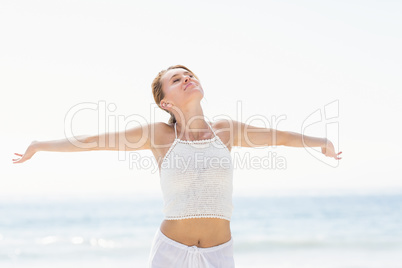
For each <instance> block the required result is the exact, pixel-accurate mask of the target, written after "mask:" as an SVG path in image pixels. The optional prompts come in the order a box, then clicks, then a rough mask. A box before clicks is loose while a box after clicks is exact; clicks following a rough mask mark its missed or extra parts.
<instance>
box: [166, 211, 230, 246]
mask: <svg viewBox="0 0 402 268" xmlns="http://www.w3.org/2000/svg"><path fill="white" fill-rule="evenodd" d="M160 229H161V232H162V233H163V234H164V235H165V236H167V237H169V238H170V239H172V240H174V241H176V242H179V243H181V244H184V245H187V246H197V247H199V248H209V247H214V246H218V245H221V244H224V243H226V242H228V241H229V240H230V239H231V237H232V234H231V231H230V221H228V220H225V219H220V218H192V219H182V220H164V221H163V222H162V224H161V227H160Z"/></svg>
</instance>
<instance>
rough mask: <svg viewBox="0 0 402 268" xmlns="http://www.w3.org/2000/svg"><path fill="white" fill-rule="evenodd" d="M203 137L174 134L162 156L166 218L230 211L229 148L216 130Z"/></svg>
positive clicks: (227, 216) (214, 215) (227, 215)
mask: <svg viewBox="0 0 402 268" xmlns="http://www.w3.org/2000/svg"><path fill="white" fill-rule="evenodd" d="M207 124H208V126H209V127H210V128H211V130H212V132H213V134H214V137H213V138H211V139H206V140H195V141H187V140H181V139H178V138H177V133H176V123H175V124H174V131H175V135H176V139H175V140H174V142H173V143H172V145H171V146H170V148H169V150H168V152H167V153H166V155H165V157H164V158H163V160H162V164H161V168H160V185H161V189H162V193H163V199H164V208H163V213H164V214H165V220H180V219H189V218H221V219H226V220H228V221H230V219H231V216H232V211H233V203H232V194H233V163H232V157H231V154H230V151H229V149H228V148H227V147H226V145H225V144H224V143H223V142H222V141H221V139H220V138H219V137H218V136H217V135H216V134H215V132H214V130H213V129H212V127H211V125H210V124H209V123H208V122H207Z"/></svg>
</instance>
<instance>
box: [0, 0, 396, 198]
mask: <svg viewBox="0 0 402 268" xmlns="http://www.w3.org/2000/svg"><path fill="white" fill-rule="evenodd" d="M401 8H402V4H401V3H400V2H398V1H381V2H378V1H253V0H252V1H246V2H244V1H202V2H201V1H198V2H189V1H177V0H174V1H1V3H0V38H1V42H0V88H1V95H2V98H1V105H0V116H1V132H0V135H1V154H0V161H1V169H0V177H1V179H0V195H1V196H6V195H13V196H26V195H43V194H47V195H68V194H79V195H92V194H96V195H98V194H105V195H106V194H117V195H124V194H133V195H139V194H144V193H145V194H156V195H160V194H161V191H160V186H159V174H158V172H152V171H151V169H145V170H139V169H132V168H130V167H129V161H128V157H127V158H126V160H125V161H123V160H122V159H121V154H120V159H119V154H118V152H110V151H96V152H95V151H91V152H78V153H57V152H39V153H38V154H36V155H35V156H34V157H33V158H32V159H31V160H29V161H27V162H25V163H23V164H13V163H12V160H11V159H12V158H15V155H14V152H17V153H21V154H23V153H24V152H25V150H26V148H27V146H28V145H29V144H30V142H31V141H33V140H40V141H44V140H57V139H63V138H66V134H65V131H66V129H65V118H66V115H67V114H68V113H69V111H70V109H72V108H73V107H74V106H75V105H78V104H82V103H86V102H87V103H93V104H98V103H99V102H104V103H106V105H109V104H111V103H113V104H115V106H116V110H115V111H113V112H110V111H107V115H108V116H111V117H115V118H117V117H118V116H121V117H129V116H132V115H138V116H142V117H143V118H144V120H143V122H130V123H129V124H127V125H119V126H118V129H119V130H123V129H125V128H129V127H133V126H136V125H138V124H142V123H150V122H155V121H163V122H167V121H168V119H169V115H168V114H167V113H165V112H163V111H162V110H160V109H155V104H154V100H153V96H152V93H151V82H152V80H153V78H154V77H155V76H156V75H157V73H158V72H159V71H161V70H162V69H166V68H167V67H169V66H171V65H176V64H183V65H185V66H187V67H189V68H190V69H191V70H192V71H193V72H194V73H195V74H196V75H197V76H198V77H199V78H200V80H201V83H202V86H203V89H204V91H205V98H204V100H203V101H202V107H203V109H204V114H205V116H206V117H207V118H208V119H209V120H211V121H213V120H214V118H215V117H216V116H220V115H225V116H228V117H231V118H233V119H235V120H240V121H243V122H246V121H247V120H249V119H250V118H251V117H252V116H254V115H259V116H264V117H266V118H268V119H269V120H271V118H272V117H275V116H276V117H279V116H285V117H286V119H285V120H282V121H280V123H279V124H278V125H276V126H273V127H275V128H277V129H280V130H287V131H292V132H298V133H302V132H303V133H304V134H306V135H310V136H316V137H325V136H326V137H328V138H329V139H330V140H331V141H332V142H333V143H334V145H335V147H336V151H337V152H338V151H342V152H343V153H342V154H341V156H342V157H343V159H342V160H340V161H339V162H337V161H336V160H334V159H329V158H327V157H325V156H324V155H320V153H319V148H312V149H309V151H308V150H306V149H304V148H294V147H293V148H292V147H279V148H270V147H265V148H251V149H248V148H247V149H246V148H233V150H232V156H235V155H236V154H237V156H241V155H244V153H246V152H249V153H250V154H251V156H264V155H268V153H269V152H271V153H272V152H275V153H277V155H278V156H280V157H282V158H285V159H286V169H284V170H277V169H273V168H271V169H265V170H263V169H250V168H249V169H244V168H243V169H240V168H236V169H235V177H234V191H235V194H236V195H255V194H266V193H279V192H286V191H302V192H308V191H316V192H318V193H321V192H322V193H324V192H328V191H336V190H338V189H343V190H348V191H354V192H356V191H378V190H387V191H388V190H395V189H401V188H402V180H401V178H402V176H401V175H402V174H401V168H400V160H401V159H402V157H401V156H402V154H401V151H400V148H401V146H400V144H399V140H400V135H401V131H400V130H401V128H400V126H399V125H400V115H401V114H402V112H401V111H402V108H401V105H400V103H401V99H402V98H401V95H402V93H401V88H402V87H401V85H402V82H401V73H402V72H401V71H402V68H401V62H402V53H401V49H400V48H401V47H402V38H401V37H402V27H401V26H402V20H401V18H400V14H401ZM239 102H240V103H241V110H239V107H238V103H239ZM331 103H332V104H334V103H335V104H336V105H337V106H336V107H337V109H335V111H332V112H334V113H335V114H338V116H337V117H335V118H333V119H331V120H332V121H331V122H337V123H338V127H339V128H337V129H334V128H330V127H328V129H327V128H326V124H327V123H328V122H326V121H322V122H320V123H317V124H315V125H314V126H312V127H311V128H308V129H303V124H304V123H305V122H306V120H308V119H309V116H310V115H311V114H313V113H314V112H316V111H317V110H320V109H321V111H323V109H324V107H325V106H326V105H328V104H331ZM330 107H331V109H333V108H334V107H335V106H333V105H332V106H330ZM336 107H335V108H336ZM239 114H241V118H239V116H238V115H239ZM216 119H217V118H216ZM251 124H252V125H255V126H261V127H264V125H263V122H261V121H260V122H259V121H258V120H257V121H253V122H252V123H251ZM68 125H69V126H70V128H71V129H72V131H73V133H74V135H90V134H96V133H98V132H103V131H102V129H101V130H99V128H98V127H99V120H98V111H96V110H89V109H86V110H83V111H80V112H79V113H77V114H76V115H75V117H74V120H73V122H72V123H71V124H68ZM266 127H272V126H266ZM109 128H110V129H111V130H116V126H113V125H112V124H110V125H109ZM314 150H316V151H314ZM309 152H312V154H310V153H309ZM314 152H316V154H314ZM139 153H140V154H141V156H143V157H149V158H151V157H152V153H151V152H150V151H139ZM127 156H128V153H127ZM155 164H156V162H155Z"/></svg>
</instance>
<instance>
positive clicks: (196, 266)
mask: <svg viewBox="0 0 402 268" xmlns="http://www.w3.org/2000/svg"><path fill="white" fill-rule="evenodd" d="M148 267H149V268H170V267H172V268H173V267H174V268H234V267H235V264H234V258H233V237H231V238H230V240H229V241H228V242H226V243H224V244H220V245H218V246H214V247H209V248H199V247H197V246H191V247H190V246H187V245H184V244H182V243H179V242H176V241H174V240H172V239H170V238H169V237H167V236H166V235H164V234H163V233H162V232H161V230H160V228H158V230H157V231H156V234H155V236H154V239H153V242H152V248H151V253H150V255H149V260H148Z"/></svg>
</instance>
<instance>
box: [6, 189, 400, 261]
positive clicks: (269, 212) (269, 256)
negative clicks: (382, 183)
mask: <svg viewBox="0 0 402 268" xmlns="http://www.w3.org/2000/svg"><path fill="white" fill-rule="evenodd" d="M233 204H234V211H233V216H232V221H231V230H232V236H233V241H234V258H235V262H236V267H237V268H241V267H270V268H279V267H281V268H284V267H298V268H302V267H306V268H307V267H308V268H314V267H320V268H326V267H331V268H335V267H337V268H352V267H353V268H360V267H361V268H371V267H378V268H401V267H402V194H387V195H384V194H369V195H353V194H349V195H336V196H282V197H281V196H271V197H236V196H234V198H233ZM162 205H163V201H162V196H160V197H157V198H143V197H142V198H133V197H118V198H116V197H114V198H112V197H108V198H84V197H80V198H60V199H54V198H53V199H51V198H47V197H43V198H20V199H2V200H1V201H0V267H1V268H8V267H10V268H11V267H41V268H47V267H87V268H91V267H121V268H125V267H127V268H128V267H147V261H148V256H149V251H150V248H151V242H152V238H153V236H154V234H155V232H156V230H157V228H158V227H159V226H160V223H161V222H162V220H163V214H162Z"/></svg>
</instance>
